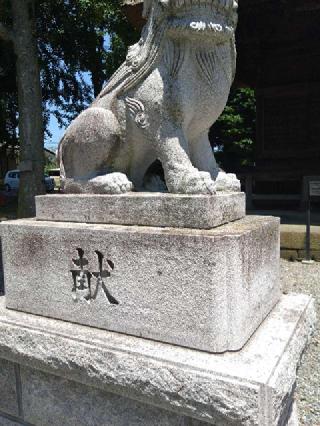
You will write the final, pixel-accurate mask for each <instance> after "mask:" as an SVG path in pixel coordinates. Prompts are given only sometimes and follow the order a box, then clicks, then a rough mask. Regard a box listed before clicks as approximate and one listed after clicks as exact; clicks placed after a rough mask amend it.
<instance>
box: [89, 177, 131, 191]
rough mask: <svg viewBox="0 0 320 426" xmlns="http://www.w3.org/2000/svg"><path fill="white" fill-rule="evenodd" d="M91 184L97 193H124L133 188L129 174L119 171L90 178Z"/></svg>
mask: <svg viewBox="0 0 320 426" xmlns="http://www.w3.org/2000/svg"><path fill="white" fill-rule="evenodd" d="M89 185H90V187H91V188H92V192H94V193H95V194H124V193H126V192H130V191H132V188H133V185H132V182H130V181H129V179H128V178H127V176H126V175H125V174H124V173H118V172H115V173H110V174H107V175H103V176H97V177H95V178H93V179H90V181H89Z"/></svg>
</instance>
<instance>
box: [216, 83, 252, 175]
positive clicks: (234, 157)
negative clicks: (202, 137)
mask: <svg viewBox="0 0 320 426" xmlns="http://www.w3.org/2000/svg"><path fill="white" fill-rule="evenodd" d="M255 127H256V99H255V93H254V90H252V89H250V88H240V89H232V90H231V92H230V96H229V100H228V104H227V106H226V108H225V110H224V112H223V113H222V115H221V116H220V117H219V119H218V120H217V122H216V123H215V124H214V126H212V128H211V129H210V141H211V144H212V147H213V149H214V151H215V156H216V158H217V160H218V162H219V163H220V165H221V167H222V168H223V169H225V170H226V171H236V170H239V169H240V168H241V167H243V166H251V165H253V162H254V146H255V138H256V129H255Z"/></svg>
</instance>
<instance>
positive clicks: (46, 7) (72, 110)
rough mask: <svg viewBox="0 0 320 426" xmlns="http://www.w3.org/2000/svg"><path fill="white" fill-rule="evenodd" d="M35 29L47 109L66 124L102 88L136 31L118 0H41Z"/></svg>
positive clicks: (118, 63)
mask: <svg viewBox="0 0 320 426" xmlns="http://www.w3.org/2000/svg"><path fill="white" fill-rule="evenodd" d="M37 27H38V39H39V51H40V58H41V65H42V66H41V69H42V74H41V77H42V87H43V101H44V105H45V111H47V112H48V111H49V110H50V111H51V112H53V113H54V115H55V116H56V118H57V120H58V122H59V124H60V125H66V124H68V123H69V122H70V120H72V119H73V118H74V117H75V116H76V115H77V114H79V112H80V111H81V110H83V109H84V107H85V106H86V105H88V104H89V103H90V102H91V101H92V99H93V97H94V96H96V95H97V94H98V93H99V92H100V90H101V89H102V87H103V85H104V83H105V82H106V81H107V80H108V78H109V77H110V76H111V74H112V73H113V72H114V71H115V69H116V68H117V67H118V66H119V65H120V63H121V61H122V60H123V59H124V56H125V51H126V46H127V45H128V44H129V42H130V41H131V40H132V39H134V38H135V37H136V35H135V33H134V31H133V29H132V28H131V27H130V25H129V24H128V23H127V21H126V19H125V17H124V16H123V14H122V13H121V10H120V6H119V2H118V1H116V0H55V1H50V0H42V1H40V3H39V10H38V25H37ZM84 76H87V77H89V78H90V80H91V81H89V79H88V78H86V79H85V78H84Z"/></svg>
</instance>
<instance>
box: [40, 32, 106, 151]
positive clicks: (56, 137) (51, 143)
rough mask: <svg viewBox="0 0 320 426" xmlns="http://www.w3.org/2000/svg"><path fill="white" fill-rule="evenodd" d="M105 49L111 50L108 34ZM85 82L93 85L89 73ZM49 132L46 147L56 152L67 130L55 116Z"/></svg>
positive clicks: (85, 74) (51, 119)
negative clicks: (49, 136)
mask: <svg viewBox="0 0 320 426" xmlns="http://www.w3.org/2000/svg"><path fill="white" fill-rule="evenodd" d="M104 47H105V49H106V50H108V49H109V48H110V37H109V35H108V34H106V36H105V39H104ZM83 78H84V80H85V81H86V82H87V83H88V84H91V78H90V74H89V73H84V74H83ZM49 131H50V133H51V134H52V137H51V138H46V139H45V142H44V145H45V147H46V148H48V149H50V150H51V151H56V149H57V148H58V144H59V142H60V139H61V138H62V136H63V134H64V131H65V128H62V129H61V128H60V127H59V125H58V122H57V120H56V119H55V117H54V115H51V117H50V122H49Z"/></svg>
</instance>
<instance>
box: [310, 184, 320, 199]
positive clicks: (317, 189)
mask: <svg viewBox="0 0 320 426" xmlns="http://www.w3.org/2000/svg"><path fill="white" fill-rule="evenodd" d="M309 193H310V197H320V180H318V181H310V182H309Z"/></svg>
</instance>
